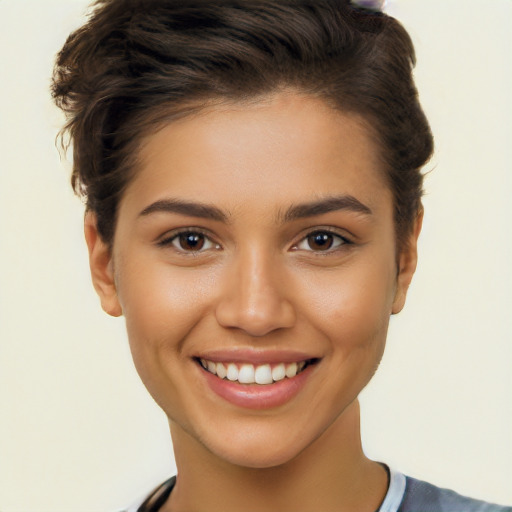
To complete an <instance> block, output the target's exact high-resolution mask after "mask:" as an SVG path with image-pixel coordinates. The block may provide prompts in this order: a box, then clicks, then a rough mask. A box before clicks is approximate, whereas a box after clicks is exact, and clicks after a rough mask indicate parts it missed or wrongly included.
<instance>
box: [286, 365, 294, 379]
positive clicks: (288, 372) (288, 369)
mask: <svg viewBox="0 0 512 512" xmlns="http://www.w3.org/2000/svg"><path fill="white" fill-rule="evenodd" d="M295 375H297V363H292V364H289V365H288V366H287V367H286V376H287V377H288V378H289V379H291V378H292V377H295Z"/></svg>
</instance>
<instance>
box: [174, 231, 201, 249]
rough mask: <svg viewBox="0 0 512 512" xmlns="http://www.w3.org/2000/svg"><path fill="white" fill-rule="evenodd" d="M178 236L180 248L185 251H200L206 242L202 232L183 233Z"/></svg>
mask: <svg viewBox="0 0 512 512" xmlns="http://www.w3.org/2000/svg"><path fill="white" fill-rule="evenodd" d="M176 238H177V240H176V241H177V243H178V245H179V247H180V249H183V250H185V251H200V250H201V249H202V248H203V247H204V244H205V236H204V235H202V234H201V233H182V234H181V235H179V236H178V237H176Z"/></svg>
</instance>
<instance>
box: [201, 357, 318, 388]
mask: <svg viewBox="0 0 512 512" xmlns="http://www.w3.org/2000/svg"><path fill="white" fill-rule="evenodd" d="M315 361H316V360H314V359H309V360H306V361H297V362H292V363H277V364H260V365H254V364H251V363H241V364H240V363H238V364H236V363H234V362H229V363H228V362H222V363H221V362H214V361H209V360H207V359H203V358H201V359H199V364H200V365H201V366H202V367H203V369H204V370H206V371H207V372H209V373H211V374H213V375H216V376H217V377H218V378H219V379H223V380H228V381H231V382H238V383H239V384H259V385H262V386H265V385H269V384H274V383H275V382H279V381H282V380H284V379H293V378H294V377H296V376H297V375H298V374H300V373H301V372H303V371H304V370H305V369H306V367H307V366H309V365H311V364H313V363H314V362H315Z"/></svg>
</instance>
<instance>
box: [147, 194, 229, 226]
mask: <svg viewBox="0 0 512 512" xmlns="http://www.w3.org/2000/svg"><path fill="white" fill-rule="evenodd" d="M152 213H179V214H182V215H187V216H189V217H200V218H202V219H211V220H217V221H220V222H227V220H228V216H227V215H226V214H225V213H224V212H223V211H222V210H220V209H219V208H217V207H215V206H211V205H208V204H204V203H196V202H192V201H183V200H181V199H161V200H159V201H156V202H154V203H152V204H150V205H149V206H147V207H146V208H144V210H142V211H141V212H140V214H139V217H145V216H147V215H151V214H152Z"/></svg>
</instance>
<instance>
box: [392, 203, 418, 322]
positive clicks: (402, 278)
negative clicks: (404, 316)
mask: <svg viewBox="0 0 512 512" xmlns="http://www.w3.org/2000/svg"><path fill="white" fill-rule="evenodd" d="M422 223H423V210H421V211H420V212H419V213H418V216H417V217H416V221H415V222H414V227H413V230H412V233H411V235H410V236H409V240H408V241H407V243H406V245H405V246H404V248H403V249H402V252H401V253H400V256H399V259H398V276H397V283H396V292H395V298H394V300H393V305H392V309H391V313H392V314H393V315H396V314H397V313H400V311H402V309H403V307H404V305H405V299H406V297H407V290H408V289H409V285H410V284H411V281H412V277H413V275H414V272H415V271H416V265H417V263H418V237H419V236H420V232H421V226H422Z"/></svg>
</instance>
